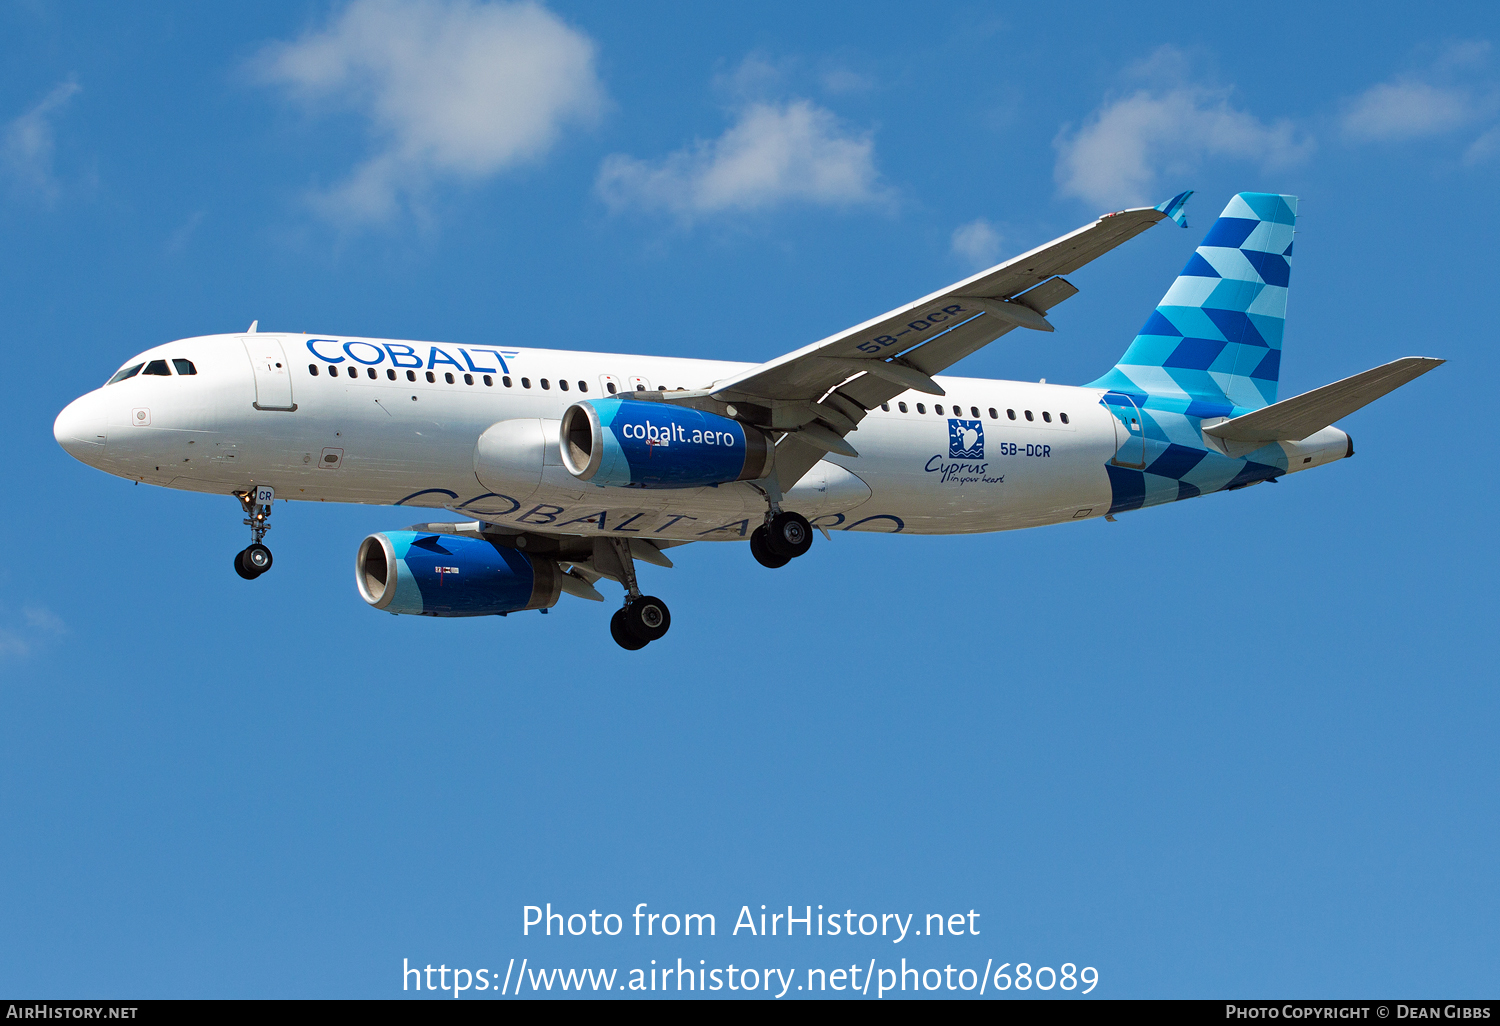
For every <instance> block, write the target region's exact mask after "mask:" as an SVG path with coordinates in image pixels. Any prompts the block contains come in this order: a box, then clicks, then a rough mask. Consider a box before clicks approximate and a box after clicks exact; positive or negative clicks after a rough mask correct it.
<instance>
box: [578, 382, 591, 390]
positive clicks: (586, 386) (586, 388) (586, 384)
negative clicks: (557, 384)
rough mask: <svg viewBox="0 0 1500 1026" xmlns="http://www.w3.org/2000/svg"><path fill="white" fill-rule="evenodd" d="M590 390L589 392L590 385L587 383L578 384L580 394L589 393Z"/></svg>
mask: <svg viewBox="0 0 1500 1026" xmlns="http://www.w3.org/2000/svg"><path fill="white" fill-rule="evenodd" d="M588 390H589V383H588V382H587V381H580V382H579V383H578V391H580V392H587V391H588Z"/></svg>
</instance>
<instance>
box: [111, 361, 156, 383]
mask: <svg viewBox="0 0 1500 1026" xmlns="http://www.w3.org/2000/svg"><path fill="white" fill-rule="evenodd" d="M144 366H146V365H145V364H144V363H133V364H131V365H130V366H129V367H121V368H120V369H119V370H118V371H116V372H115V376H114V377H112V378H110V379H109V380H108V381H106V382H105V384H106V385H113V384H114V383H115V382H116V381H124V380H125V379H126V378H133V377H135V376H136V375H137V374H139V373H140V372H141V368H142V367H144Z"/></svg>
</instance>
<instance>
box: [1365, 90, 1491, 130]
mask: <svg viewBox="0 0 1500 1026" xmlns="http://www.w3.org/2000/svg"><path fill="white" fill-rule="evenodd" d="M1473 117H1474V113H1473V110H1472V106H1471V102H1470V99H1469V97H1468V95H1467V94H1466V93H1465V92H1464V91H1463V90H1460V89H1445V88H1441V87H1439V86H1434V85H1429V84H1428V83H1426V82H1416V81H1405V82H1382V83H1380V84H1379V85H1373V86H1371V87H1370V88H1369V89H1366V90H1365V91H1364V92H1363V93H1361V94H1360V95H1359V96H1358V97H1357V98H1356V99H1355V100H1354V102H1353V103H1352V104H1350V106H1349V110H1348V112H1347V113H1346V114H1345V115H1344V134H1345V135H1347V136H1348V137H1349V138H1351V139H1354V140H1356V141H1358V142H1396V141H1400V140H1403V139H1420V138H1422V137H1423V136H1429V135H1444V134H1446V133H1448V132H1451V131H1453V130H1454V129H1455V128H1461V127H1463V126H1464V125H1466V124H1468V123H1469V121H1470V120H1472V119H1473Z"/></svg>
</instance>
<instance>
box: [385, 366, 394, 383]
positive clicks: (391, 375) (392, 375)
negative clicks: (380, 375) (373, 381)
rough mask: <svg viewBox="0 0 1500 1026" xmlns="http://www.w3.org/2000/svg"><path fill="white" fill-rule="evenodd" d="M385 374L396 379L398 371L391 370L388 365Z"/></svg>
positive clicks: (390, 378)
mask: <svg viewBox="0 0 1500 1026" xmlns="http://www.w3.org/2000/svg"><path fill="white" fill-rule="evenodd" d="M385 376H386V378H387V379H389V380H391V381H395V380H396V372H395V371H393V370H391V369H390V368H389V367H387V368H386V369H385Z"/></svg>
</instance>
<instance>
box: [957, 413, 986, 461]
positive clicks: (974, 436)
mask: <svg viewBox="0 0 1500 1026" xmlns="http://www.w3.org/2000/svg"><path fill="white" fill-rule="evenodd" d="M948 458H949V459H955V460H982V459H984V421H981V420H950V421H948Z"/></svg>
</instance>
